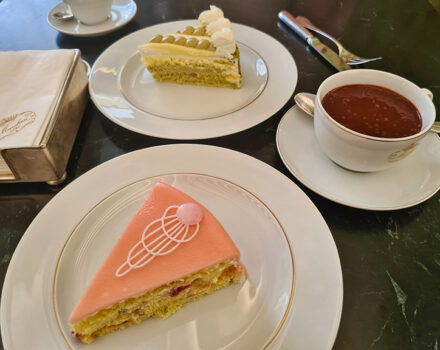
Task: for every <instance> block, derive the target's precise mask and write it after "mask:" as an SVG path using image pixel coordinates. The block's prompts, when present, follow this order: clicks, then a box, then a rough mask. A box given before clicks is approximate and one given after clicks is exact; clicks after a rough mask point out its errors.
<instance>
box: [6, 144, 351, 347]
mask: <svg viewBox="0 0 440 350" xmlns="http://www.w3.org/2000/svg"><path fill="white" fill-rule="evenodd" d="M249 173H252V174H253V177H251V178H250V177H249ZM109 174H111V176H109ZM157 179H162V180H163V181H166V182H169V183H171V184H173V185H175V186H176V187H179V188H181V189H182V190H184V191H185V192H187V193H188V194H190V195H192V196H194V197H195V199H197V200H200V201H201V202H202V203H203V204H205V205H207V206H208V207H209V209H210V210H211V211H213V212H214V213H215V215H217V216H218V218H219V220H220V221H221V222H222V223H223V224H224V225H225V227H226V229H227V230H228V231H230V233H231V236H232V238H233V239H234V240H235V241H236V244H237V246H238V247H239V248H240V249H241V250H242V255H243V260H244V263H245V264H246V265H247V268H248V270H249V272H250V273H249V280H248V281H247V282H246V283H244V284H243V285H234V286H231V287H228V288H226V289H224V290H222V291H219V292H218V293H216V294H213V295H212V296H209V297H206V298H205V299H204V300H201V301H199V302H197V303H193V304H191V305H187V306H186V307H185V308H184V309H182V310H181V311H179V312H178V313H176V314H175V315H174V316H172V317H171V318H170V319H168V320H165V321H162V320H148V321H145V322H144V323H143V324H141V325H139V326H133V327H130V328H127V329H126V330H124V331H121V332H118V333H115V334H113V335H109V336H107V337H104V338H101V339H98V340H97V341H96V342H95V343H93V344H91V345H82V344H79V343H78V342H74V343H71V345H70V347H71V348H74V349H79V348H84V349H85V348H87V349H100V348H102V347H103V346H104V347H105V348H106V349H112V348H118V347H119V348H120V346H121V344H120V342H121V341H125V345H127V344H129V345H130V348H132V349H145V348H146V347H148V346H153V348H154V346H156V345H157V346H159V345H160V346H159V348H163V347H162V345H163V342H164V341H165V342H167V343H166V346H167V348H169V349H177V348H179V349H180V348H181V346H182V341H184V343H185V344H190V345H188V346H189V348H191V349H197V348H224V349H235V348H234V346H236V345H240V341H242V340H243V339H246V340H247V341H250V344H252V348H255V349H260V348H264V347H266V346H268V347H267V348H270V349H283V350H284V349H292V348H295V349H310V348H319V349H331V347H332V345H333V342H334V340H335V337H336V333H337V329H338V325H339V321H340V316H341V310H342V291H343V288H342V272H341V267H340V262H339V257H338V254H337V250H336V246H335V244H334V241H333V239H332V236H331V233H330V231H329V230H328V228H327V226H326V224H325V222H324V220H323V218H322V217H321V215H320V214H319V212H318V211H317V209H316V208H315V207H314V205H313V204H312V202H311V201H310V200H309V199H308V198H307V196H305V194H304V193H303V192H302V191H301V190H300V189H299V188H298V187H297V186H296V185H295V184H294V183H292V182H291V181H290V180H288V179H287V178H286V177H285V176H283V175H282V174H280V173H279V172H277V171H276V170H274V169H273V168H271V167H270V166H268V165H267V164H264V163H262V162H260V161H258V160H256V159H254V158H252V157H249V156H246V155H244V154H241V153H238V152H234V151H231V150H227V149H223V148H218V147H212V146H204V145H191V144H185V145H168V146H160V147H153V148H148V149H144V150H140V151H136V152H133V153H129V154H126V155H123V156H121V157H118V158H115V159H113V160H111V161H108V162H106V163H104V164H102V165H100V166H98V167H96V168H94V169H92V170H91V171H89V172H88V173H86V174H84V175H83V176H81V177H80V178H78V179H76V180H75V181H74V182H72V183H71V184H69V185H68V186H67V187H66V188H64V189H63V190H62V191H61V192H60V193H59V194H57V195H56V196H55V197H54V198H53V199H52V200H51V201H50V202H49V203H48V204H47V205H46V206H45V207H44V208H43V210H42V211H41V212H40V214H39V215H38V216H37V217H36V218H35V220H34V221H33V222H32V224H31V225H30V227H29V228H28V230H27V231H26V233H25V234H24V236H23V239H22V240H21V242H20V243H19V245H18V247H17V249H16V251H15V253H14V255H13V257H12V260H11V262H10V265H9V269H8V272H7V275H6V279H5V283H4V287H3V293H2V301H1V314H0V317H1V331H2V337H3V343H4V347H5V349H6V350H18V349H23V348H35V349H40V348H44V349H47V350H52V349H53V350H55V349H61V348H66V339H65V338H68V334H65V333H67V328H66V327H67V326H66V325H65V321H64V320H63V319H64V318H65V317H66V315H67V314H68V312H69V310H70V308H71V306H72V305H73V303H74V300H76V298H77V296H78V295H79V294H78V293H79V292H80V290H82V289H83V288H84V287H85V285H86V284H87V281H88V280H89V279H90V277H91V276H92V274H93V272H94V270H95V269H96V267H97V265H98V264H99V261H101V260H102V258H103V257H104V256H105V254H106V252H105V251H106V250H107V249H108V248H109V247H110V246H111V244H112V243H111V242H107V241H106V240H103V235H105V234H109V235H110V237H109V240H110V241H111V240H114V239H115V238H116V234H115V233H114V232H113V230H112V229H110V227H112V228H113V229H114V230H115V231H116V230H118V229H121V228H122V227H123V226H124V224H126V223H127V221H128V220H129V219H130V216H131V215H132V214H133V213H134V212H135V210H136V207H137V205H138V204H139V203H140V202H141V201H142V198H143V197H144V195H145V194H146V193H147V192H148V188H149V187H151V184H152V182H154V181H157ZM268 184H270V186H268ZM213 194H215V196H213ZM214 197H217V199H216V198H214ZM218 197H220V198H221V199H220V198H218ZM127 198H129V200H126V201H125V202H126V203H127V206H124V205H120V203H121V199H127ZM236 205H239V206H240V209H239V210H238V211H236V210H234V207H235V206H236ZM255 214H256V215H255ZM231 216H232V219H231ZM249 216H250V217H249ZM243 217H249V220H243ZM255 220H256V221H255ZM249 221H254V222H253V223H252V222H251V223H250V222H249ZM249 225H250V226H251V227H253V226H252V225H257V226H261V227H260V228H259V229H258V228H257V230H258V232H257V233H256V234H257V236H255V235H254V234H253V232H252V231H251V232H249V231H246V229H245V228H246V227H248V226H249ZM284 234H285V236H284ZM69 237H70V239H69ZM255 237H258V241H257V242H252V239H254V238H255ZM286 237H287V239H288V241H289V242H290V247H291V250H292V254H293V260H294V273H295V274H294V279H295V280H294V284H295V286H294V293H293V300H292V304H291V305H289V302H290V301H289V300H290V298H291V273H292V269H291V263H290V262H289V261H291V255H290V251H289V248H288V245H287V243H286V242H287V240H286ZM267 239H270V240H272V242H271V243H267V242H266V241H267ZM249 242H252V243H249ZM265 242H266V243H265ZM63 247H65V249H64V250H63ZM91 252H96V254H95V255H93V254H91ZM275 252H276V254H277V259H280V261H279V262H276V261H275V260H277V259H274V258H273V257H272V258H270V257H271V256H272V255H273V254H274V253H275ZM316 256H319V259H316V258H315V257H316ZM269 258H270V259H271V261H270V262H268V259H269ZM274 263H275V264H276V265H277V267H276V268H275V269H273V268H272V269H271V267H273V264H274ZM280 264H281V265H284V266H278V265H280ZM55 276H56V278H55ZM67 290H68V291H67ZM269 290H270V291H271V293H268V291H269ZM272 294H273V295H272ZM231 299H232V300H233V302H232V304H231V305H225V300H231ZM275 300H276V302H277V306H275V307H274V305H273V303H274V302H275ZM237 308H239V310H240V311H241V312H240V313H236V312H235V311H237ZM55 309H56V311H55ZM220 310H221V312H220ZM252 310H253V311H252ZM288 310H290V312H288V314H287V316H286V311H288ZM243 312H244V314H243ZM212 315H215V317H212ZM58 322H60V324H61V330H60V327H59V323H58ZM247 322H250V323H247ZM246 323H247V326H246V327H244V324H246ZM254 324H256V325H260V326H261V325H264V324H266V325H267V326H268V331H267V332H262V331H260V332H258V334H260V333H261V336H250V335H251V333H248V332H251V330H252V328H253V325H254ZM317 324H319V325H320V326H319V328H317V327H316V325H317ZM149 327H151V329H152V330H154V331H155V332H158V333H157V334H158V336H154V335H152V337H151V338H150V337H147V338H146V337H145V336H144V335H142V334H145V332H147V333H148V334H150V333H149V332H150V331H151V330H149ZM218 329H222V330H224V332H223V331H222V334H221V335H219V332H218ZM140 330H142V332H140ZM254 330H255V329H254ZM150 335H151V334H150ZM159 335H160V336H159ZM249 336H250V337H249ZM176 337H177V338H178V339H180V343H178V344H177V343H176V339H177V338H176ZM250 338H252V340H249V339H250ZM68 341H69V340H68ZM228 341H229V343H228ZM72 344H73V345H72ZM100 344H101V345H100ZM115 346H116V347H115ZM176 346H178V347H176ZM179 346H180V347H179ZM185 346H186V345H185ZM238 348H243V344H241V346H239V347H238Z"/></svg>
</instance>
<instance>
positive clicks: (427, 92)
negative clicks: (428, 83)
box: [422, 88, 434, 101]
mask: <svg viewBox="0 0 440 350" xmlns="http://www.w3.org/2000/svg"><path fill="white" fill-rule="evenodd" d="M422 91H423V92H424V93H425V94H426V95H427V96H428V97H429V98H430V100H431V101H432V99H433V98H434V94H433V93H432V91H431V90H428V89H425V88H422Z"/></svg>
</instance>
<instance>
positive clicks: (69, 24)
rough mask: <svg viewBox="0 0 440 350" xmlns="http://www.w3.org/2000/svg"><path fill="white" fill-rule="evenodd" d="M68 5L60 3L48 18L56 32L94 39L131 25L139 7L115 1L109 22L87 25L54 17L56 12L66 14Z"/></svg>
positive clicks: (124, 1)
mask: <svg viewBox="0 0 440 350" xmlns="http://www.w3.org/2000/svg"><path fill="white" fill-rule="evenodd" d="M66 9H67V5H66V4H64V3H63V2H60V3H59V4H58V5H56V6H55V7H54V8H53V9H52V10H50V12H49V14H48V16H47V22H48V23H49V25H50V26H51V27H52V28H53V29H55V30H56V31H58V32H60V33H63V34H67V35H72V36H79V37H93V36H99V35H104V34H108V33H110V32H113V31H115V30H117V29H119V28H122V27H123V26H124V25H126V24H127V23H129V22H130V21H131V20H132V19H133V18H134V16H135V15H136V11H137V6H136V3H135V2H134V1H133V0H113V5H112V10H111V14H110V17H109V19H108V20H107V21H105V22H102V23H99V24H94V25H87V24H83V23H80V22H79V21H77V20H76V19H75V18H72V19H69V20H58V19H55V18H53V17H52V15H53V14H54V13H56V12H64V11H66Z"/></svg>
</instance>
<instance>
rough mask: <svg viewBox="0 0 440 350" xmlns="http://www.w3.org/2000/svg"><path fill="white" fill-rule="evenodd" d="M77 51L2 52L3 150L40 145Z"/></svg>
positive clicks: (0, 119) (0, 123)
mask: <svg viewBox="0 0 440 350" xmlns="http://www.w3.org/2000/svg"><path fill="white" fill-rule="evenodd" d="M73 58H74V50H49V51H10V52H0V149H9V148H17V147H31V146H37V145H38V144H39V142H40V141H41V138H42V136H43V134H44V132H45V129H46V127H47V123H48V121H49V118H50V116H51V114H52V112H53V110H54V108H55V105H56V101H57V98H58V96H59V93H60V91H61V89H62V87H63V84H64V82H65V79H66V76H67V73H68V71H69V69H70V66H71V64H72V62H73Z"/></svg>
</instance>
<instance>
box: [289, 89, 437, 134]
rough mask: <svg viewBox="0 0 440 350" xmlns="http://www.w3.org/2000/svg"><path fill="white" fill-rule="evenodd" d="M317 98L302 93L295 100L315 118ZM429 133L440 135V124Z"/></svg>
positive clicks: (435, 125)
mask: <svg viewBox="0 0 440 350" xmlns="http://www.w3.org/2000/svg"><path fill="white" fill-rule="evenodd" d="M315 97H316V95H315V94H309V93H307V92H300V93H297V94H296V95H295V97H294V98H293V99H294V100H295V102H296V105H297V106H298V107H299V108H301V109H302V110H303V111H304V112H305V113H306V114H307V115H308V116H310V117H313V114H314V112H315ZM429 131H431V132H435V133H437V134H440V122H434V124H433V125H432V126H431V129H429Z"/></svg>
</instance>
